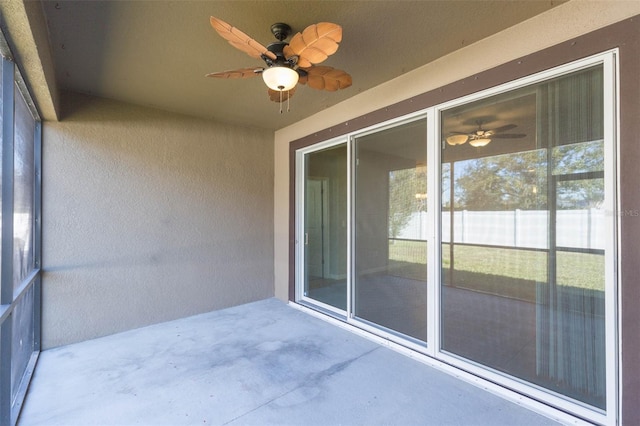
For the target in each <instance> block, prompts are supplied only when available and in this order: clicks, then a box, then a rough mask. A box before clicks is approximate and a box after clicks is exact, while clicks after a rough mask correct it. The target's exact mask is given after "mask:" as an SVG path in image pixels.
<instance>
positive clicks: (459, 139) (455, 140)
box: [447, 135, 469, 146]
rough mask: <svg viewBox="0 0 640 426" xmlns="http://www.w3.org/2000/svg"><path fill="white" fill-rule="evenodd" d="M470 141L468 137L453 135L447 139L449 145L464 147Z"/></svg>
mask: <svg viewBox="0 0 640 426" xmlns="http://www.w3.org/2000/svg"><path fill="white" fill-rule="evenodd" d="M468 139H469V136H467V135H451V136H449V137H447V143H448V144H449V145H454V146H455V145H462V144H464V143H465V142H466V141H467V140H468Z"/></svg>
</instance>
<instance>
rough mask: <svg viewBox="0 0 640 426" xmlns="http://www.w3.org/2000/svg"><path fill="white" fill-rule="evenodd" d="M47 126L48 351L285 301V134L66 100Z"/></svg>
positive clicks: (95, 101)
mask: <svg viewBox="0 0 640 426" xmlns="http://www.w3.org/2000/svg"><path fill="white" fill-rule="evenodd" d="M63 113H64V117H63V119H62V121H60V122H45V124H44V135H43V139H44V145H43V158H44V164H43V170H44V171H43V180H44V187H43V192H44V194H43V218H44V219H43V234H44V246H43V270H44V275H43V347H44V348H45V349H46V348H51V347H55V346H58V345H62V344H67V343H72V342H77V341H81V340H85V339H89V338H93V337H97V336H101V335H106V334H111V333H114V332H118V331H122V330H127V329H131V328H134V327H139V326H144V325H147V324H151V323H156V322H160V321H166V320H170V319H174V318H178V317H183V316H187V315H192V314H196V313H200V312H205V311H210V310H212V309H218V308H223V307H227V306H231V305H235V304H239V303H244V302H249V301H254V300H258V299H262V298H266V297H270V296H273V291H274V290H273V227H272V226H273V225H272V224H273V199H272V194H273V145H272V142H273V139H272V138H273V136H272V135H271V134H269V133H268V132H264V131H259V130H256V129H248V128H240V127H233V126H229V125H221V124H216V123H214V122H210V121H204V120H199V119H194V118H188V117H184V116H179V115H175V114H171V113H166V112H160V111H157V110H153V109H147V108H142V107H136V106H131V105H128V104H123V103H118V102H113V101H107V100H102V99H98V98H93V97H88V96H84V95H78V94H65V96H64V98H63Z"/></svg>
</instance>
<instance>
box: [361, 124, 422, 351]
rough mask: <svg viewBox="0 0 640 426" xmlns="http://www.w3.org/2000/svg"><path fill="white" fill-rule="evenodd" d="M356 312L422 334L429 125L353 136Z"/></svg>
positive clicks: (402, 330) (419, 336)
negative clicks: (354, 163)
mask: <svg viewBox="0 0 640 426" xmlns="http://www.w3.org/2000/svg"><path fill="white" fill-rule="evenodd" d="M354 151H355V162H356V165H355V179H354V180H355V200H354V204H355V207H354V210H355V213H354V222H355V237H354V239H355V247H354V253H355V259H354V260H355V261H354V271H355V272H354V303H355V309H354V313H355V316H356V318H358V319H359V320H364V321H366V322H368V323H371V324H375V326H377V327H380V326H381V327H384V328H385V329H387V330H388V331H391V332H393V333H400V334H402V335H404V336H408V337H410V338H412V339H415V340H418V341H421V342H426V341H427V238H426V235H427V219H426V217H427V209H426V201H427V171H426V162H427V125H426V120H425V119H421V120H418V121H414V122H410V123H406V124H401V125H398V126H396V127H393V128H391V129H387V130H382V131H378V132H375V133H371V134H368V135H364V136H361V137H356V138H355V140H354Z"/></svg>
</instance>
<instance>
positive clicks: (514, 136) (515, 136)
mask: <svg viewBox="0 0 640 426" xmlns="http://www.w3.org/2000/svg"><path fill="white" fill-rule="evenodd" d="M525 136H527V135H525V134H524V133H500V134H498V135H491V136H489V137H490V138H492V139H519V138H524V137H525Z"/></svg>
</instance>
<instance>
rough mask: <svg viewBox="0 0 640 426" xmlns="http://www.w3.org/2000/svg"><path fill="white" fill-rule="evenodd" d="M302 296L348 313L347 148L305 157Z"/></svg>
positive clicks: (339, 147)
mask: <svg viewBox="0 0 640 426" xmlns="http://www.w3.org/2000/svg"><path fill="white" fill-rule="evenodd" d="M304 210H305V217H304V229H305V231H304V232H305V236H304V240H305V246H304V248H305V250H304V262H305V264H304V271H305V277H304V295H305V296H306V297H310V298H312V299H315V300H317V301H319V302H322V303H325V304H327V305H330V306H333V307H335V308H338V309H341V310H346V309H347V145H346V144H342V145H339V146H336V147H332V148H329V149H326V150H323V151H317V152H313V153H310V154H307V155H306V156H305V209H304Z"/></svg>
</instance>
